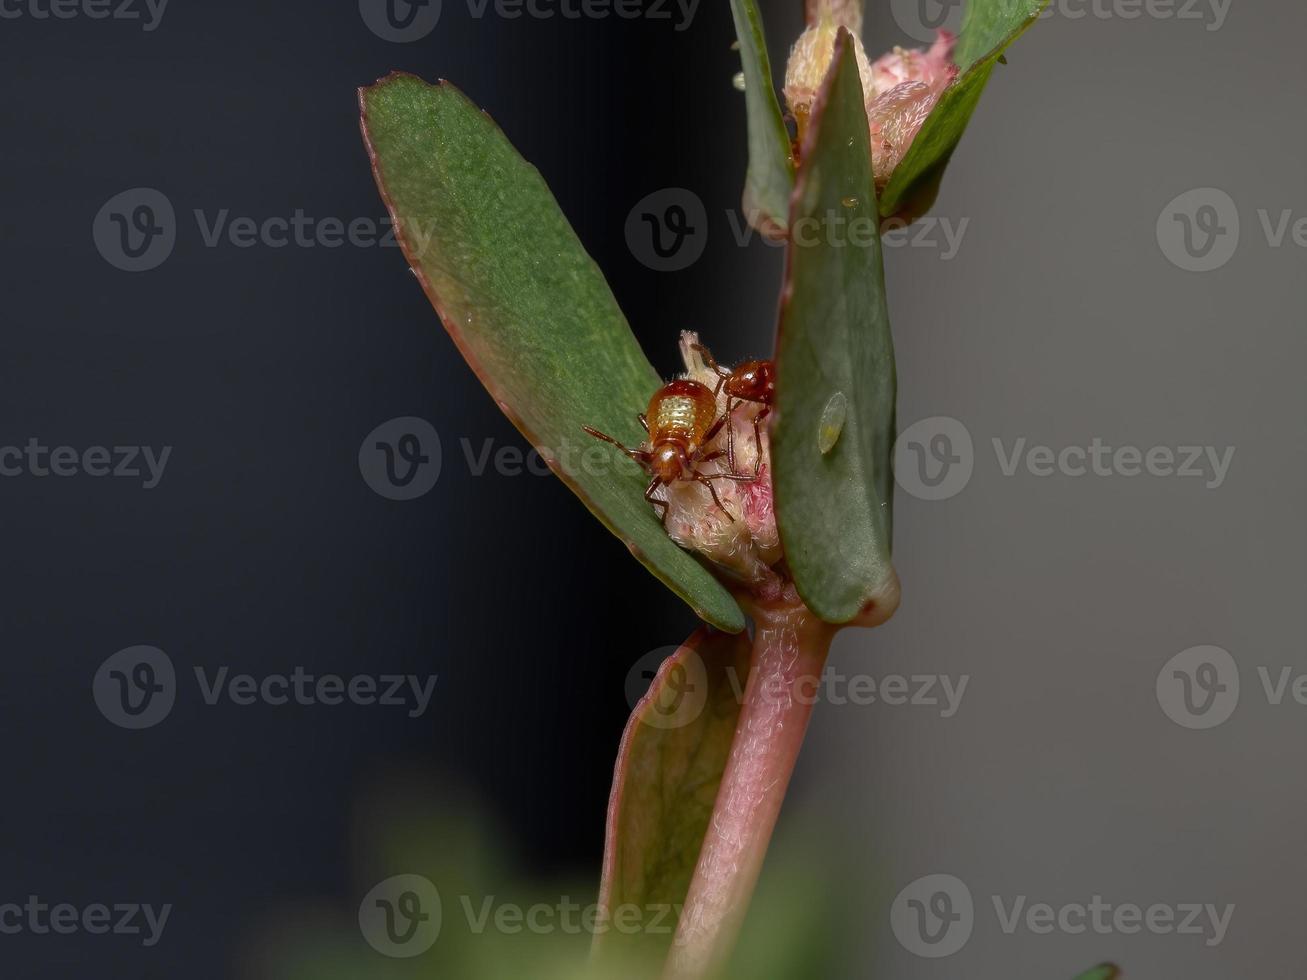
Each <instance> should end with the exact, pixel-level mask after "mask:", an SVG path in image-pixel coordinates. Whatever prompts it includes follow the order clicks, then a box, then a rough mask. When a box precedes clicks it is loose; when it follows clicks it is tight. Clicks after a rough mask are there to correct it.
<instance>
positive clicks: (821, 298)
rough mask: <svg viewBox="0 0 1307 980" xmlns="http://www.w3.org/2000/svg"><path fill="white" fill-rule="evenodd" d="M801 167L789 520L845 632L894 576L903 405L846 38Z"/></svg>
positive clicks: (787, 331)
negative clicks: (899, 405)
mask: <svg viewBox="0 0 1307 980" xmlns="http://www.w3.org/2000/svg"><path fill="white" fill-rule="evenodd" d="M800 159H801V160H802V163H801V164H800V166H799V173H798V179H797V185H796V188H795V193H794V203H793V208H792V210H791V213H790V238H791V241H790V243H789V245H788V248H787V253H786V259H787V261H786V275H787V281H786V284H785V287H784V289H783V290H782V292H781V314H780V329H779V336H778V339H777V349H776V362H777V385H776V415H777V418H776V422H775V424H774V425H773V427H772V442H771V452H772V465H773V467H774V481H775V489H776V518H777V523H778V525H779V527H780V532H781V541H782V543H783V544H784V546H785V554H786V558H787V560H788V562H789V565H790V570H791V572H792V573H793V575H794V581H795V585H796V586H797V587H798V590H799V594H800V595H801V596H802V597H803V599H804V601H806V602H807V604H808V606H809V607H810V608H811V609H812V610H813V612H815V613H816V614H817V615H818V616H820V617H821V618H822V619H824V620H826V621H828V622H836V623H838V622H846V621H847V620H849V619H852V618H853V617H854V616H856V615H857V614H858V612H859V611H860V610H861V609H862V607H863V606H864V605H865V604H866V602H867V601H868V600H869V599H871V598H873V596H874V595H875V593H876V590H877V587H878V586H880V585H882V584H883V583H884V582H885V581H886V580H887V578H888V577H889V576H890V575H891V574H892V567H891V565H890V534H891V528H892V514H891V510H890V508H891V495H892V492H893V476H892V475H891V471H890V456H891V450H892V447H893V442H894V403H895V375H894V347H893V342H892V339H891V337H890V326H889V314H888V311H887V310H886V307H885V273H884V267H883V265H882V261H881V248H880V237H879V235H878V234H877V217H876V197H875V185H874V183H873V180H872V169H871V146H870V143H869V134H868V130H867V116H866V112H865V110H864V109H863V104H862V86H861V83H860V81H859V78H858V69H857V63H856V61H855V59H854V53H853V43H852V37H851V36H850V35H849V34H848V32H847V31H845V30H841V31H840V34H839V38H838V39H837V41H836V44H835V58H834V62H833V64H832V67H831V71H830V73H829V74H828V75H827V78H826V81H825V83H824V84H823V86H822V91H821V94H820V95H819V97H818V100H817V104H816V105H814V107H813V112H812V116H811V122H810V123H809V130H808V133H807V136H806V140H805V145H804V147H803V152H802V153H801V155H800ZM839 396H843V397H842V398H840V397H839ZM832 404H834V405H836V406H838V411H832V409H831V407H830V406H832ZM834 418H839V419H840V421H841V424H840V425H839V431H838V432H834V433H832V432H831V431H830V429H831V426H832V425H833V419H834ZM823 450H825V451H823Z"/></svg>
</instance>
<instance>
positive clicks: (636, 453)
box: [581, 425, 651, 467]
mask: <svg viewBox="0 0 1307 980" xmlns="http://www.w3.org/2000/svg"><path fill="white" fill-rule="evenodd" d="M581 428H583V429H584V430H585V431H586V433H587V434H589V435H592V436H594V437H595V438H596V439H601V440H603V441H604V442H611V443H612V444H613V445H614V446H616V447H617V448H618V449H620V450H621V451H622V452H624V453H626V455H628V456H630V457H631V458H632V459H633V460H635V461H636V462H637V463H639V464H640V465H641V466H644V467H648V465H649V460H650V458H651V455H650V453H649V452H648V451H647V450H644V449H628V448H627V447H626V446H623V445H622V444H621V443H620V442H618V441H617V440H616V439H614V438H613V437H612V436H610V435H606V434H605V433H603V432H600V431H599V430H598V429H592V428H590V426H588V425H583V426H581Z"/></svg>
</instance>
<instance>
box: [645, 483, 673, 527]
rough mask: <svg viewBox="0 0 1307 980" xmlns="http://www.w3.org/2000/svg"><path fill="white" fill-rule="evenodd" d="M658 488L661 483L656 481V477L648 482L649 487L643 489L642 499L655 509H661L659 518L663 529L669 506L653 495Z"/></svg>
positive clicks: (665, 524)
mask: <svg viewBox="0 0 1307 980" xmlns="http://www.w3.org/2000/svg"><path fill="white" fill-rule="evenodd" d="M660 486H662V481H661V480H660V479H658V477H654V478H653V480H652V481H651V482H650V484H649V486H647V487H645V491H644V499H645V500H647V501H649V503H651V504H653V505H654V506H655V507H662V509H663V512H662V514H661V515H659V516H660V518H661V519H662V522H663V527H666V526H667V511H668V510H669V509H670V506H671V505H670V504H668V503H667V501H666V500H659V499H658V498H657V497H655V496H654V495H653V492H654V491H655V490H657V489H658V488H659V487H660Z"/></svg>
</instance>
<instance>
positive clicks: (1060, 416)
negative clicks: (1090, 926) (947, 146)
mask: <svg viewBox="0 0 1307 980" xmlns="http://www.w3.org/2000/svg"><path fill="white" fill-rule="evenodd" d="M777 6H778V5H776V4H772V5H770V7H771V8H772V9H775V8H777ZM779 6H782V7H783V6H784V5H779ZM872 6H873V7H878V6H882V5H875V4H873V5H872ZM1055 6H1057V5H1056V4H1055ZM1057 9H1058V10H1061V11H1065V10H1066V9H1068V8H1067V6H1066V5H1062V6H1061V7H1058V8H1057ZM1071 9H1072V10H1075V9H1078V8H1076V7H1072V8H1071ZM896 27H897V25H896V24H895V22H894V21H893V19H892V18H891V17H890V16H889V15H888V12H876V13H873V14H872V16H870V17H869V22H868V25H867V29H866V31H865V37H866V41H867V46H868V48H869V50H879V49H882V48H884V47H885V46H887V44H888V43H889V42H890V41H893V40H896V39H897V38H898V37H899V35H898V34H897V33H896ZM1304 28H1307V16H1305V15H1304V10H1303V8H1302V7H1301V6H1300V5H1277V6H1275V7H1270V6H1267V5H1256V4H1249V3H1241V2H1239V0H1235V2H1234V3H1233V5H1232V7H1231V9H1230V11H1229V15H1228V17H1227V18H1226V20H1225V23H1224V24H1223V25H1222V26H1221V28H1220V29H1219V30H1216V31H1207V30H1205V29H1204V25H1203V23H1202V22H1194V21H1178V20H1157V19H1152V18H1149V17H1147V16H1143V17H1140V18H1139V19H1136V20H1124V19H1121V18H1120V17H1115V18H1109V19H1099V18H1096V17H1094V16H1087V17H1085V18H1084V19H1081V20H1070V19H1068V18H1066V17H1064V16H1061V15H1060V14H1054V15H1053V16H1050V17H1049V18H1047V19H1045V20H1043V21H1041V22H1039V23H1038V24H1036V25H1035V26H1034V27H1033V28H1032V30H1031V31H1030V33H1028V34H1027V35H1026V36H1025V37H1024V38H1023V39H1022V40H1021V41H1020V42H1019V43H1018V44H1017V46H1016V47H1014V48H1013V50H1012V51H1011V53H1010V55H1009V60H1010V62H1011V63H1010V65H1009V66H1007V67H1006V68H1004V67H1000V68H999V69H998V70H997V72H996V74H995V77H994V79H993V81H992V82H991V83H990V86H989V89H988V90H987V92H986V94H985V97H984V99H983V101H982V103H981V105H980V108H979V111H978V112H977V114H976V116H975V118H974V120H973V123H972V127H971V130H970V132H969V133H968V135H967V137H966V139H965V140H964V142H963V144H962V146H961V148H960V149H959V151H958V153H957V155H956V156H955V158H954V160H953V163H952V166H951V168H950V170H949V173H948V176H947V178H946V179H945V183H944V187H943V191H942V193H941V194H940V197H939V201H938V203H937V205H936V207H935V209H934V213H935V214H938V215H943V216H949V217H951V218H952V219H953V220H954V222H955V223H956V222H957V221H958V220H960V219H962V218H970V219H971V220H970V224H969V226H968V228H967V232H966V237H965V240H964V243H963V245H962V246H961V248H960V249H959V251H958V254H957V256H956V257H955V258H954V259H952V260H951V261H947V262H942V261H940V260H939V255H938V253H937V252H934V251H931V250H929V249H916V248H899V249H890V250H888V251H887V257H886V265H887V271H888V283H889V290H890V309H891V314H892V318H893V323H894V331H895V341H896V345H897V354H898V367H899V382H900V387H899V392H900V396H899V419H900V428H906V427H907V426H908V425H909V424H911V423H913V422H914V421H916V420H918V419H921V418H925V417H929V416H952V417H954V418H956V419H958V420H960V421H961V422H963V423H964V424H965V425H966V427H967V428H968V429H969V431H970V433H971V436H972V438H973V440H974V444H975V468H974V472H973V474H972V476H971V479H970V482H969V483H968V484H967V485H966V486H965V488H964V489H963V490H962V491H961V492H959V493H958V494H957V495H956V496H954V497H951V498H950V499H947V500H941V501H923V500H919V499H916V498H914V497H912V496H910V495H908V494H906V493H903V492H901V491H900V493H899V495H898V497H897V510H896V525H895V563H896V565H897V567H898V570H899V573H900V575H901V577H902V580H903V597H904V598H903V605H902V608H901V609H900V611H899V612H898V614H897V615H896V616H895V617H894V619H893V620H892V621H891V622H890V623H889V624H887V625H886V626H885V627H883V628H882V629H879V630H877V631H875V632H874V633H868V634H860V635H853V634H846V635H844V636H843V637H841V638H840V639H839V640H838V641H837V645H836V651H835V655H834V657H833V662H834V664H835V665H836V666H837V667H838V668H839V669H840V670H841V671H843V672H844V673H855V672H865V673H870V674H872V675H881V674H884V673H901V674H913V673H938V674H949V675H953V676H954V677H956V676H957V675H960V674H969V675H970V676H971V680H970V686H969V688H968V690H967V692H966V694H965V697H964V699H963V702H962V707H961V709H960V710H959V711H958V713H957V714H956V715H955V716H954V717H952V718H947V719H944V718H940V717H939V716H938V714H936V713H935V710H934V709H931V708H928V707H920V706H918V707H913V706H900V707H888V706H885V705H883V704H876V705H872V706H856V705H844V706H831V707H833V708H834V710H823V709H824V708H825V707H826V706H821V707H819V709H818V710H817V711H816V712H815V715H814V721H813V726H812V733H811V743H810V745H809V746H808V750H809V751H808V753H807V754H806V755H805V757H804V759H803V762H802V772H803V776H804V784H803V790H802V793H803V794H805V795H810V796H811V797H814V798H817V797H819V798H824V799H828V800H838V801H839V806H840V807H841V808H842V809H843V810H844V811H845V812H844V816H845V818H846V820H847V822H848V826H849V831H848V837H847V840H848V845H849V848H850V851H851V852H852V853H854V854H856V855H858V856H859V858H860V859H861V860H862V861H863V862H865V865H866V866H867V867H875V868H877V869H879V870H880V871H882V872H883V873H884V876H885V878H886V879H887V884H886V885H885V891H884V893H883V894H879V895H873V894H870V893H869V892H868V893H866V894H864V898H865V900H866V902H867V907H868V908H869V909H870V908H877V909H879V910H883V909H884V908H885V906H887V905H888V904H889V902H890V900H891V899H892V898H893V896H894V895H895V894H896V893H897V891H898V889H899V888H900V887H902V886H903V885H906V884H907V883H908V882H910V881H911V880H913V879H915V878H916V877H918V876H919V875H923V874H926V873H930V872H944V873H949V874H952V875H955V876H956V877H958V878H959V879H961V880H962V881H964V882H965V883H966V884H967V885H968V887H969V888H970V890H971V892H972V895H973V897H974V899H975V902H976V924H975V930H974V933H973V935H972V938H971V940H970V941H969V942H968V944H967V945H966V946H965V947H964V948H963V949H962V950H961V951H960V952H958V953H957V954H955V955H954V956H953V957H951V958H948V959H943V960H937V961H929V960H924V959H920V958H918V957H916V956H914V955H912V954H910V953H908V952H906V951H904V950H903V949H902V948H901V947H900V946H899V945H898V944H897V943H896V942H894V941H893V940H892V939H891V938H889V935H888V932H887V930H886V929H884V928H883V926H882V920H881V919H880V918H879V916H880V915H881V911H878V912H877V913H875V915H876V916H877V917H876V918H873V919H872V921H871V922H870V923H869V927H868V928H867V929H866V930H865V931H864V932H862V933H860V934H859V936H858V941H859V949H858V951H857V953H856V954H855V955H854V956H853V957H852V958H851V960H850V965H849V969H848V975H849V976H886V977H895V978H909V977H911V978H955V977H962V976H967V977H971V976H975V977H986V978H998V977H1005V976H1014V977H1022V978H1024V977H1056V976H1066V975H1068V974H1069V973H1070V972H1072V971H1073V969H1075V968H1079V967H1087V966H1089V965H1090V964H1091V963H1093V962H1096V961H1099V960H1102V959H1107V958H1112V959H1116V960H1118V961H1119V962H1121V963H1122V964H1123V965H1125V966H1126V967H1127V968H1128V969H1127V976H1131V977H1142V978H1148V977H1157V978H1178V977H1194V978H1199V977H1201V978H1210V980H1221V978H1229V977H1256V978H1259V980H1260V978H1266V980H1272V978H1276V980H1278V978H1290V977H1299V976H1302V974H1303V969H1304V968H1303V954H1304V952H1305V950H1304V947H1303V941H1302V922H1303V920H1304V915H1305V914H1307V900H1305V899H1304V897H1303V888H1302V882H1303V879H1304V875H1305V874H1307V852H1305V850H1304V848H1303V839H1302V824H1303V813H1304V804H1307V790H1305V788H1304V783H1303V780H1302V778H1301V773H1302V771H1303V763H1304V755H1305V750H1307V742H1305V740H1304V737H1303V735H1304V729H1303V722H1304V711H1305V710H1307V709H1304V708H1303V706H1301V705H1298V704H1295V703H1293V702H1292V700H1291V699H1288V698H1286V699H1285V702H1284V703H1283V704H1281V705H1279V706H1272V705H1270V704H1268V703H1267V700H1266V697H1265V695H1264V694H1263V693H1262V687H1261V683H1260V680H1259V678H1258V677H1257V674H1256V668H1257V667H1258V666H1269V667H1270V668H1271V670H1272V673H1273V675H1276V676H1278V673H1279V670H1280V668H1281V667H1283V666H1292V667H1293V669H1294V672H1295V674H1296V673H1300V672H1302V671H1303V670H1304V669H1305V668H1307V650H1305V649H1304V633H1303V626H1304V618H1303V608H1304V605H1303V599H1302V596H1303V594H1304V587H1305V586H1307V571H1305V568H1304V561H1303V554H1304V545H1305V544H1307V533H1305V532H1307V523H1305V521H1304V509H1303V485H1304V476H1305V475H1307V474H1305V472H1304V449H1303V445H1304V440H1303V435H1304V431H1303V427H1304V419H1307V412H1305V411H1304V408H1305V407H1307V405H1305V404H1304V403H1305V401H1307V398H1305V396H1304V388H1303V385H1302V381H1301V375H1302V369H1303V366H1304V363H1305V362H1307V358H1305V357H1304V355H1305V354H1307V343H1305V341H1304V330H1303V327H1304V315H1303V306H1302V304H1303V298H1304V293H1303V279H1302V276H1303V271H1304V252H1303V249H1302V248H1301V247H1295V246H1294V245H1292V244H1290V243H1289V242H1288V241H1286V242H1285V243H1284V244H1283V245H1281V246H1280V247H1278V248H1273V247H1271V246H1270V245H1269V244H1268V242H1267V240H1266V237H1265V235H1264V234H1263V232H1262V229H1261V223H1260V221H1259V219H1258V217H1257V210H1258V209H1267V210H1268V211H1269V212H1270V214H1271V216H1272V221H1273V222H1275V221H1278V216H1279V213H1280V212H1281V210H1282V209H1285V208H1291V209H1294V214H1295V217H1300V216H1301V215H1302V214H1303V213H1304V207H1307V195H1305V194H1304V190H1305V188H1304V183H1303V161H1304V151H1305V150H1307V133H1305V132H1304V129H1303V127H1302V126H1301V125H1300V124H1299V123H1298V122H1297V121H1296V120H1297V119H1298V118H1299V117H1300V115H1301V97H1302V93H1303V86H1304V82H1307V69H1304V66H1303V62H1302V60H1301V57H1300V45H1299V39H1300V38H1301V36H1302V33H1303V30H1304ZM878 39H879V40H878ZM1198 187H1215V188H1219V189H1222V190H1224V191H1226V192H1227V193H1228V194H1229V195H1230V196H1231V197H1232V198H1233V200H1234V201H1235V203H1236V205H1237V207H1238V211H1239V218H1240V219H1241V236H1240V241H1239V246H1238V249H1237V251H1236V252H1235V254H1234V255H1233V257H1232V258H1231V259H1230V261H1229V262H1228V263H1227V264H1226V265H1224V266H1223V267H1222V268H1220V269H1218V270H1215V271H1210V272H1205V273H1191V272H1186V271H1182V270H1180V269H1178V268H1176V267H1175V266H1173V265H1172V264H1171V263H1170V262H1169V261H1168V260H1167V258H1166V257H1165V256H1164V255H1163V254H1162V251H1161V249H1160V248H1159V245H1158V240H1157V237H1156V234H1155V225H1156V222H1157V219H1158V215H1159V214H1160V213H1161V211H1162V209H1163V208H1164V207H1165V206H1166V204H1167V203H1168V202H1169V201H1171V200H1172V199H1173V198H1174V197H1175V196H1176V195H1178V194H1180V193H1182V192H1184V191H1188V190H1190V189H1192V188H1198ZM1095 436H1098V437H1100V438H1101V439H1102V440H1103V441H1104V442H1105V443H1108V444H1110V445H1114V446H1120V445H1127V444H1129V445H1136V446H1140V447H1145V448H1146V447H1149V446H1154V445H1171V446H1176V445H1181V444H1197V445H1213V446H1217V447H1226V446H1233V447H1235V453H1234V457H1233V462H1232V464H1231V467H1230V471H1229V474H1228V476H1227V478H1226V480H1225V482H1224V484H1223V485H1222V486H1220V487H1219V488H1217V489H1206V488H1205V487H1204V486H1203V481H1201V480H1193V479H1177V478H1175V477H1170V478H1162V477H1151V476H1138V477H1134V478H1126V477H1121V476H1114V477H1108V478H1097V477H1094V476H1086V477H1081V478H1070V477H1066V476H1061V475H1054V476H1051V477H1048V478H1038V477H1035V476H1032V475H1030V474H1029V473H1028V472H1026V471H1025V470H1024V469H1021V470H1019V471H1018V472H1017V473H1016V474H1015V475H1013V476H1011V477H1008V476H1005V475H1004V474H1003V472H1002V470H1001V469H1000V467H999V464H998V461H997V458H996V455H995V452H994V449H993V446H992V442H991V440H992V439H994V438H999V439H1002V440H1003V441H1004V445H1005V447H1006V448H1010V447H1011V445H1012V442H1013V440H1015V439H1017V438H1019V437H1025V438H1026V439H1027V442H1028V443H1042V444H1046V445H1049V446H1052V447H1054V448H1055V449H1058V448H1061V447H1063V446H1067V445H1073V444H1079V445H1082V446H1083V445H1087V444H1088V443H1089V441H1090V440H1091V439H1092V438H1093V437H1095ZM1205 644H1212V645H1216V646H1219V647H1223V648H1225V649H1226V650H1228V651H1229V652H1230V654H1231V655H1232V656H1233V657H1234V659H1235V661H1236V662H1237V663H1238V665H1239V671H1240V676H1241V680H1242V690H1241V697H1240V701H1239V705H1238V708H1237V709H1236V710H1235V712H1234V714H1233V716H1232V717H1231V718H1230V719H1229V720H1228V721H1226V722H1225V723H1224V724H1223V725H1221V726H1219V727H1216V728H1212V729H1210V730H1205V731H1198V730H1189V729H1186V728H1184V727H1181V726H1180V725H1178V724H1176V723H1174V722H1172V721H1171V720H1170V719H1169V718H1168V717H1167V716H1166V715H1165V714H1164V713H1163V712H1162V710H1161V709H1160V707H1159V704H1158V701H1157V698H1156V695H1155V683H1156V679H1157V675H1158V672H1159V670H1160V669H1161V668H1162V666H1163V664H1164V663H1165V662H1166V661H1167V660H1168V659H1169V658H1171V657H1172V656H1174V655H1175V654H1177V653H1179V652H1180V651H1182V650H1184V649H1187V648H1189V647H1192V646H1196V645H1205ZM863 880H864V882H865V881H873V880H875V879H874V877H867V878H864V879H863ZM995 894H997V895H1001V896H1003V900H1004V902H1005V905H1006V907H1008V908H1010V907H1011V903H1012V900H1013V899H1014V898H1015V897H1016V896H1019V895H1024V896H1027V898H1028V903H1034V902H1039V901H1043V902H1048V903H1050V904H1052V905H1054V906H1058V905H1061V904H1063V903H1066V902H1088V901H1090V900H1091V898H1092V897H1093V896H1094V895H1095V894H1097V895H1101V896H1102V897H1103V898H1104V900H1106V901H1108V902H1112V903H1117V904H1119V903H1127V902H1130V903H1135V904H1138V905H1141V906H1147V905H1149V904H1152V903H1155V902H1167V903H1179V902H1213V903H1216V904H1218V905H1224V904H1227V903H1232V904H1234V905H1235V911H1234V913H1233V918H1232V920H1231V925H1230V928H1229V931H1228V933H1227V935H1226V937H1225V939H1224V941H1223V942H1222V943H1221V944H1220V945H1219V946H1216V947H1214V948H1207V947H1205V946H1204V945H1203V942H1202V939H1201V938H1199V937H1193V936H1176V935H1169V936H1166V935H1149V934H1147V933H1141V934H1139V935H1120V934H1112V935H1108V936H1096V935H1093V934H1092V932H1091V933H1088V934H1085V935H1078V936H1076V935H1065V934H1061V933H1058V932H1054V933H1053V934H1052V935H1047V936H1042V935H1031V934H1030V933H1029V932H1026V931H1025V930H1022V931H1020V932H1018V933H1017V934H1016V935H1012V936H1009V935H1006V934H1004V933H1003V932H1002V930H1001V929H1000V928H999V925H998V920H997V917H996V916H995V913H994V908H993V904H992V900H991V896H993V895H995ZM877 902H880V903H881V904H880V905H877V904H876V903H877ZM868 963H870V964H872V965H871V966H868V965H866V964H868Z"/></svg>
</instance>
